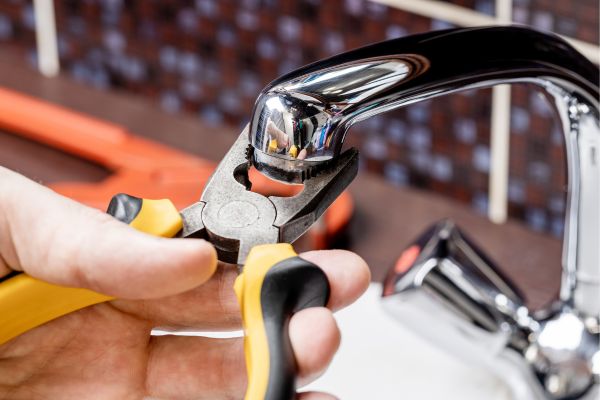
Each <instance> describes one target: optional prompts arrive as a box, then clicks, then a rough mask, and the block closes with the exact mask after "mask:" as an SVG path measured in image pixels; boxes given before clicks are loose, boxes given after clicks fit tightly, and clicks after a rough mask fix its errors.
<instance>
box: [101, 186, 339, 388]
mask: <svg viewBox="0 0 600 400" xmlns="http://www.w3.org/2000/svg"><path fill="white" fill-rule="evenodd" d="M150 201H151V200H142V199H138V198H135V197H132V196H127V195H124V194H120V195H117V196H115V198H113V201H112V202H111V206H109V210H108V211H109V213H110V214H112V215H113V216H115V217H116V218H118V219H120V220H121V221H123V222H127V223H129V224H130V225H132V226H134V227H136V228H137V229H140V230H143V231H146V232H148V231H149V230H150V228H151V227H152V226H159V227H162V226H164V221H165V219H166V220H169V219H170V218H168V217H167V216H166V215H165V214H164V211H163V210H161V209H160V208H158V207H151V208H150V207H147V204H148V202H150ZM234 290H235V293H236V295H237V298H238V301H239V304H240V309H241V314H242V322H243V325H244V331H245V338H244V351H245V356H246V367H247V372H248V388H247V390H246V396H245V399H246V400H288V399H294V398H295V397H296V377H297V375H298V366H297V365H296V358H295V356H294V352H293V350H292V346H291V343H290V339H289V334H288V326H289V322H290V319H291V317H292V315H293V314H294V313H296V312H298V311H300V310H302V309H304V308H308V307H318V306H325V305H326V304H327V301H328V299H329V281H328V280H327V276H326V275H325V273H324V272H323V271H322V270H321V269H320V268H319V267H317V266H316V265H314V264H312V263H310V262H308V261H306V260H303V259H301V258H300V257H298V256H297V254H296V253H295V252H294V249H293V248H292V246H291V245H290V244H287V243H279V244H265V245H260V246H255V247H254V248H253V249H252V250H251V251H250V253H249V254H248V257H247V258H246V263H245V265H244V268H243V272H242V273H241V274H240V275H239V276H238V277H237V279H236V281H235V285H234Z"/></svg>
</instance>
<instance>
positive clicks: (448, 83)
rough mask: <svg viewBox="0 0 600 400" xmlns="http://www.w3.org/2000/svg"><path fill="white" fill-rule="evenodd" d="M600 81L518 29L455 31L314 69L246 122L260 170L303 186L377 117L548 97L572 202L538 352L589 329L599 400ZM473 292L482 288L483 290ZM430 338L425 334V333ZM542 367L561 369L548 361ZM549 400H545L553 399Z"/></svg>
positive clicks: (555, 41) (553, 45) (292, 78)
mask: <svg viewBox="0 0 600 400" xmlns="http://www.w3.org/2000/svg"><path fill="white" fill-rule="evenodd" d="M598 76H599V72H598V68H597V67H596V66H594V65H593V64H592V63H591V62H590V61H589V60H587V59H586V58H585V57H583V56H582V55H581V54H579V53H578V52H577V51H576V50H574V49H573V48H572V47H571V46H570V45H569V44H567V43H566V42H565V41H564V40H562V39H560V38H559V37H557V36H554V35H548V34H544V33H540V32H536V31H533V30H530V29H526V28H522V27H488V28H469V29H454V30H446V31H437V32H431V33H425V34H421V35H415V36H409V37H405V38H400V39H395V40H390V41H386V42H381V43H377V44H374V45H371V46H367V47H363V48H360V49H357V50H353V51H350V52H347V53H343V54H339V55H337V56H334V57H332V58H329V59H326V60H323V61H319V62H316V63H314V64H310V65H308V66H306V67H303V68H301V69H299V70H296V71H294V72H291V73H289V74H287V75H285V76H283V77H281V78H279V79H277V80H275V81H274V82H272V83H271V84H270V85H268V86H267V87H266V88H265V89H264V90H263V92H262V93H261V95H260V96H259V98H258V99H257V101H256V104H255V107H254V111H253V113H252V120H251V122H250V130H249V135H250V137H249V140H250V143H252V145H253V146H254V151H253V152H252V161H253V163H254V165H255V166H256V168H257V169H258V170H260V171H262V172H263V173H265V174H266V175H269V176H271V177H273V178H276V179H279V180H282V181H287V182H302V181H303V180H304V179H307V178H308V177H310V176H312V175H313V174H314V173H315V172H318V170H319V169H320V168H323V167H324V166H326V165H327V164H329V163H328V161H329V160H334V159H336V157H337V156H338V155H339V154H340V151H341V149H342V145H343V142H344V138H345V135H346V132H347V131H348V129H349V128H350V126H352V124H354V123H356V122H358V121H361V120H364V119H366V118H369V117H371V116H373V115H376V114H379V113H382V112H385V111H388V110H391V109H394V108H398V107H401V106H404V105H407V104H411V103H415V102H418V101H422V100H425V99H429V98H432V97H436V96H441V95H445V94H448V93H453V92H457V91H461V90H466V89H473V88H481V87H488V86H493V85H496V84H505V83H517V82H527V83H533V84H535V85H537V86H538V87H540V88H542V89H544V90H545V91H546V92H547V93H548V94H549V95H550V97H551V98H552V99H553V100H554V103H555V106H556V108H557V110H558V114H559V116H560V119H561V123H562V128H563V132H564V137H565V144H566V145H565V151H566V154H567V168H568V197H567V202H568V203H567V212H566V223H565V235H564V250H563V276H562V284H561V302H560V304H559V306H560V310H561V311H560V313H559V314H555V315H558V317H556V318H555V320H553V319H549V320H546V321H535V322H536V323H539V324H540V326H541V327H540V330H539V334H540V337H539V343H537V342H536V343H537V344H538V345H539V344H540V343H542V342H543V340H542V339H544V340H546V339H547V337H546V336H544V335H547V332H552V329H554V330H556V329H555V328H554V327H555V326H559V325H560V326H563V324H566V325H568V326H574V327H575V328H573V329H574V330H573V332H575V334H578V333H577V332H579V330H578V329H579V328H580V327H581V326H585V327H586V328H585V329H589V332H592V333H590V335H592V336H594V335H595V336H594V337H596V344H595V345H591V348H592V349H594V351H595V353H594V352H591V353H590V351H587V350H586V351H587V352H586V353H585V354H586V357H588V355H589V354H592V353H593V354H596V355H595V356H593V357H592V358H593V359H594V360H593V361H594V365H595V367H594V368H593V370H594V378H593V379H594V382H595V383H594V384H593V390H588V391H587V393H592V392H594V393H595V391H596V390H597V389H598V382H600V377H599V376H600V375H598V372H597V371H598V369H597V365H598V363H599V362H600V361H599V360H600V358H598V357H600V350H598V343H597V336H598V332H600V322H599V318H600V317H599V316H600V125H599V105H598V96H599V88H598ZM458 267H461V268H463V269H464V268H466V267H465V266H464V265H463V266H458ZM458 267H457V268H458ZM454 270H455V269H453V271H454ZM476 284H477V285H479V289H481V287H480V286H481V283H476ZM461 287H462V286H461ZM457 288H458V286H457ZM457 290H458V289H457ZM467 294H469V293H467ZM469 295H470V294H469ZM426 296H430V294H427V295H426ZM467 297H468V296H467ZM457 298H461V299H462V297H460V296H459V297H457ZM489 304H492V303H489ZM489 304H488V305H489ZM411 305H412V306H415V307H417V306H418V305H415V304H412V303H411ZM424 314H426V313H420V315H424ZM481 315H483V316H485V315H484V314H481ZM494 315H495V314H494ZM497 315H500V314H497ZM484 320H485V321H488V320H489V321H492V322H493V321H495V320H494V319H493V318H492V319H489V318H488V319H484ZM489 321H488V322H489ZM503 321H504V320H503ZM572 321H576V322H577V323H576V324H575V325H573V324H572V323H571V322H572ZM542 322H543V323H542ZM419 326H421V325H419ZM545 328H551V329H550V330H546V329H545ZM425 329H427V326H426V325H425V324H423V325H422V328H421V330H422V331H423V330H425ZM582 329H583V328H582ZM532 332H533V330H532ZM530 336H531V335H530ZM534 336H535V335H534ZM534 339H535V338H534ZM532 340H533V339H532ZM535 340H537V339H535ZM592 342H593V340H592ZM544 343H545V342H544ZM544 346H545V345H544ZM547 347H548V346H547ZM550 347H552V346H550ZM559 347H560V346H559ZM542 348H544V349H545V348H546V347H543V346H542V347H540V349H542ZM552 348H554V347H552ZM532 349H534V350H535V348H533V347H532ZM538 350H539V349H538ZM575 350H577V351H578V349H575ZM575 350H574V351H575ZM536 351H537V350H536ZM532 352H533V350H532V351H530V352H529V353H527V354H525V355H524V356H523V355H522V357H530V356H532V354H533V353H532ZM538 353H539V354H542V353H543V352H542V353H540V352H539V351H538ZM511 354H512V353H511ZM536 354H537V353H536ZM544 354H545V353H544ZM557 354H563V353H560V351H559V352H558V353H557ZM522 357H521V358H522ZM590 357H591V356H590ZM534 358H535V357H534ZM554 361H556V360H554ZM544 362H545V363H551V362H553V361H552V360H551V358H547V357H546V358H544ZM544 365H546V364H544ZM544 368H545V367H544ZM567 375H568V374H567ZM561 376H562V375H561ZM565 376H566V375H565ZM555 378H556V377H553V378H552V379H554V380H556V379H558V378H556V379H555ZM567 378H568V377H567ZM567 378H565V379H567ZM561 379H562V378H561ZM568 379H571V378H568ZM553 382H554V381H552V382H550V383H549V385H550V386H551V387H554V386H556V387H561V388H563V387H569V388H581V382H579V383H573V382H570V383H569V385H571V386H569V385H566V386H565V385H562V384H561V385H558V386H557V385H554V383H556V382H554V383H553ZM584 382H588V380H584ZM552 385H554V386H552ZM536 390H537V391H538V392H537V393H542V392H543V390H542V391H540V388H539V387H537V389H536ZM572 390H574V391H577V390H578V389H577V390H576V389H572ZM544 393H546V394H548V393H550V392H544ZM561 393H562V392H560V393H559V391H555V392H553V394H552V395H551V397H549V398H554V399H558V398H560V399H562V398H575V397H573V393H574V392H572V391H571V392H570V391H569V390H567V391H566V392H565V393H563V394H561ZM546 394H540V396H541V397H540V398H548V397H547V396H546ZM569 396H571V397H569Z"/></svg>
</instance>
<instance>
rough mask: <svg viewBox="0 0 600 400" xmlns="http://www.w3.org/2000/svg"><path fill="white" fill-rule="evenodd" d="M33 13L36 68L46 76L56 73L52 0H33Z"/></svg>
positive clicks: (56, 49) (57, 66)
mask: <svg viewBox="0 0 600 400" xmlns="http://www.w3.org/2000/svg"><path fill="white" fill-rule="evenodd" d="M33 10H34V15H35V36H36V42H37V57H38V69H39V71H40V73H41V74H42V75H44V76H47V77H52V76H56V75H58V73H59V72H60V64H59V60H58V44H57V40H56V22H55V18H54V3H53V2H52V0H33Z"/></svg>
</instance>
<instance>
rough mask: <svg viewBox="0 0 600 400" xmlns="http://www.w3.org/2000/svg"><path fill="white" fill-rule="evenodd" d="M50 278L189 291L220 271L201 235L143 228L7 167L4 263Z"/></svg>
mask: <svg viewBox="0 0 600 400" xmlns="http://www.w3.org/2000/svg"><path fill="white" fill-rule="evenodd" d="M2 261H3V262H4V263H5V264H6V265H7V266H8V267H10V268H11V269H14V270H20V271H24V272H26V273H28V274H29V275H31V276H33V277H36V278H38V279H42V280H44V281H47V282H51V283H55V284H59V285H65V286H74V287H82V288H87V289H91V290H94V291H97V292H101V293H104V294H108V295H111V296H115V297H119V298H126V299H150V298H157V297H164V296H168V295H173V294H176V293H181V292H184V291H186V290H189V289H192V288H194V287H196V286H198V285H200V284H202V283H203V282H205V281H206V280H207V279H208V278H210V276H211V275H212V274H213V273H214V271H215V269H216V266H217V257H216V252H215V250H214V248H213V247H212V246H211V245H210V244H209V243H208V242H206V241H204V240H201V239H165V238H159V237H154V236H151V235H147V234H145V233H142V232H138V231H136V230H135V229H133V228H131V227H129V226H127V225H126V224H123V223H122V222H119V221H117V220H116V219H114V218H112V217H111V216H109V215H107V214H104V213H102V212H100V211H98V210H95V209H92V208H89V207H86V206H84V205H82V204H79V203H77V202H75V201H72V200H70V199H67V198H65V197H63V196H60V195H58V194H56V193H54V192H53V191H51V190H50V189H48V188H46V187H43V186H41V185H38V184H36V183H34V182H32V181H30V180H29V179H27V178H25V177H23V176H21V175H18V174H16V173H14V172H11V171H9V170H7V169H4V168H2V167H0V264H2Z"/></svg>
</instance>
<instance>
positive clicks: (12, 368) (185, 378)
mask: <svg viewBox="0 0 600 400" xmlns="http://www.w3.org/2000/svg"><path fill="white" fill-rule="evenodd" d="M301 256H302V257H303V258H305V259H307V260H309V261H312V262H314V263H315V264H317V265H319V266H320V267H321V268H322V269H323V270H324V271H325V273H326V274H327V276H328V278H329V282H330V285H331V298H330V301H329V304H328V308H329V309H326V308H311V309H306V310H303V311H301V312H299V313H297V314H296V315H294V317H293V318H292V321H291V322H290V340H291V342H292V346H293V348H294V352H295V354H296V358H297V362H298V365H299V370H300V376H301V377H300V380H301V383H307V382H309V381H310V380H312V379H314V378H316V377H317V376H319V375H320V374H321V373H322V372H323V371H324V370H325V368H326V367H327V365H328V364H329V362H330V361H331V358H332V357H333V355H334V353H335V351H336V349H337V347H338V345H339V341H340V333H339V330H338V328H337V326H336V324H335V320H334V319H333V317H332V314H331V311H330V310H335V309H338V308H340V307H344V306H346V305H348V304H350V303H351V302H352V301H354V300H355V299H356V298H357V297H358V296H359V295H360V294H361V293H362V292H363V291H364V290H365V289H366V287H367V285H368V282H369V271H368V268H367V266H366V264H365V263H364V261H363V260H362V259H360V258H359V257H358V256H356V255H354V254H352V253H350V252H346V251H322V252H309V253H304V254H302V255H301ZM12 270H19V271H24V272H26V273H28V274H29V275H31V276H33V277H36V278H39V279H42V280H45V281H48V282H52V283H56V284H60V285H67V286H75V287H83V288H89V289H92V290H94V291H97V292H101V293H105V294H109V295H112V296H115V297H118V298H119V300H115V301H112V302H109V303H102V304H97V305H94V306H91V307H88V308H85V309H82V310H79V311H77V312H74V313H72V314H69V315H66V316H64V317H61V318H59V319H56V320H54V321H51V322H49V323H47V324H44V325H42V326H40V327H38V328H36V329H34V330H31V331H29V332H27V333H25V334H23V335H21V336H19V337H17V338H15V339H13V340H11V341H10V342H8V343H6V344H4V345H3V346H0V399H11V400H12V399H15V400H16V399H27V400H35V399H48V398H50V399H57V400H60V399H82V398H84V399H92V400H93V399H141V398H144V397H152V398H160V399H163V398H165V399H166V398H168V399H190V398H193V399H211V400H214V399H237V398H241V397H243V394H244V391H245V386H246V371H245V364H244V353H243V348H242V340H241V339H240V338H234V339H212V338H204V337H180V336H160V337H153V336H150V332H151V330H152V328H153V327H157V326H160V327H171V328H185V329H194V330H202V331H211V330H216V331H223V330H233V329H240V326H241V321H240V315H239V308H238V304H237V299H236V298H235V295H234V292H233V281H234V280H235V277H236V275H237V273H236V268H235V267H234V266H231V265H225V264H219V265H218V266H217V261H216V255H215V251H214V249H213V248H212V246H211V245H210V244H209V243H207V242H205V241H203V240H199V239H164V238H158V237H153V236H150V235H147V234H144V233H141V232H138V231H136V230H134V229H133V228H131V227H129V226H127V225H125V224H123V223H120V222H118V221H116V220H115V219H114V218H112V217H110V216H109V215H107V214H104V213H102V212H100V211H97V210H93V209H91V208H88V207H85V206H83V205H81V204H78V203H76V202H74V201H72V200H69V199H66V198H64V197H62V196H59V195H57V194H56V193H54V192H52V191H51V190H49V189H47V188H45V187H42V186H40V185H38V184H36V183H34V182H32V181H30V180H28V179H26V178H24V177H22V176H20V175H18V174H16V173H13V172H11V171H9V170H7V169H4V168H2V167H0V277H2V276H6V275H7V274H8V273H10V272H11V271H12ZM315 326H318V330H315V329H314V327H315ZM300 398H301V399H303V400H307V399H311V400H316V399H330V398H331V397H330V396H328V395H325V394H322V393H305V394H303V395H301V397H300Z"/></svg>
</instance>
